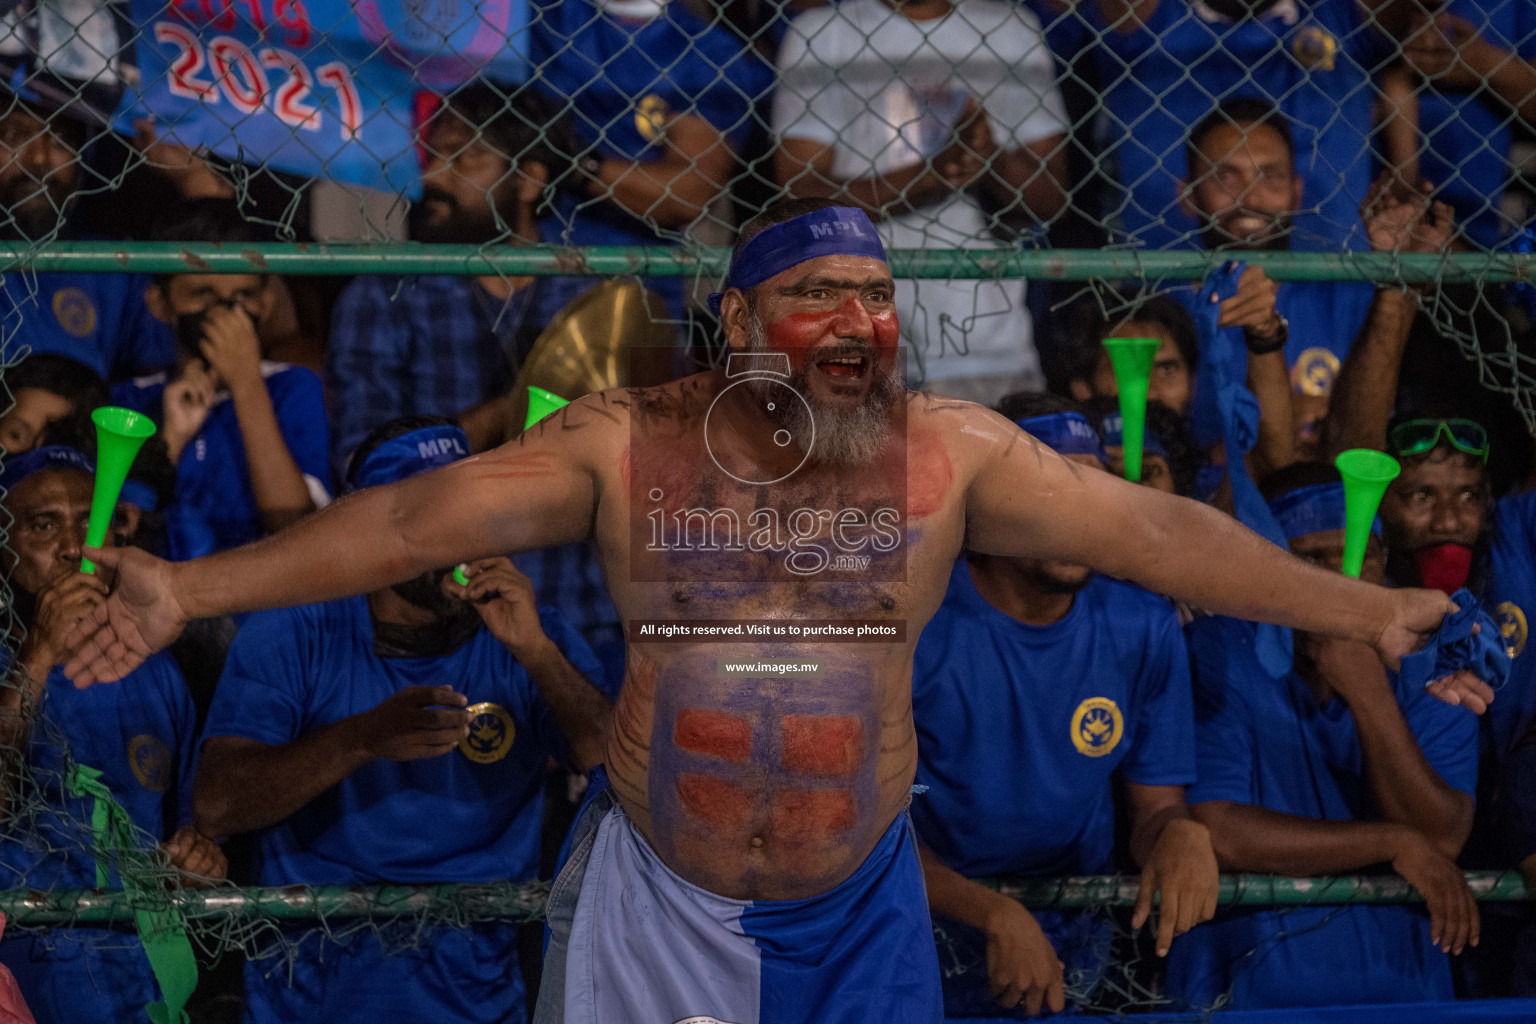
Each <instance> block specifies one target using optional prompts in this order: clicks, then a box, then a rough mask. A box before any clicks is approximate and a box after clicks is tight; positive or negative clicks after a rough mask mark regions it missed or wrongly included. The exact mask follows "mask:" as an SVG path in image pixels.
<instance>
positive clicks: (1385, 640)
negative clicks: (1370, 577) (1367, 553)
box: [1372, 588, 1456, 670]
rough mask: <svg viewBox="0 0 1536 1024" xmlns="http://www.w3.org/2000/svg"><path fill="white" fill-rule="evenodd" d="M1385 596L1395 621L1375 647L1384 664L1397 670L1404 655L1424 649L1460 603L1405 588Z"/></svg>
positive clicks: (1432, 592) (1435, 592)
mask: <svg viewBox="0 0 1536 1024" xmlns="http://www.w3.org/2000/svg"><path fill="white" fill-rule="evenodd" d="M1385 595H1386V597H1387V599H1388V600H1389V601H1390V602H1391V605H1392V612H1391V618H1390V619H1389V620H1388V621H1387V622H1386V623H1385V624H1384V625H1383V626H1382V627H1381V629H1380V631H1379V632H1378V633H1377V634H1376V641H1375V643H1374V644H1373V645H1372V646H1374V647H1375V648H1376V654H1377V656H1378V657H1380V658H1381V660H1382V662H1383V663H1385V664H1386V666H1387V667H1388V668H1390V669H1394V670H1395V669H1396V668H1397V667H1398V665H1399V664H1400V663H1401V661H1402V658H1403V655H1405V654H1412V653H1413V652H1414V651H1416V650H1418V649H1419V648H1420V647H1422V646H1424V641H1425V640H1426V639H1427V638H1428V637H1429V635H1430V634H1431V633H1433V632H1434V631H1435V630H1437V629H1439V628H1440V624H1441V623H1442V622H1444V621H1445V617H1446V616H1447V615H1449V614H1451V613H1452V612H1454V611H1455V610H1456V602H1455V601H1452V600H1451V599H1450V598H1449V597H1447V596H1446V595H1445V594H1443V593H1441V592H1440V591H1438V590H1421V589H1417V588H1404V589H1402V590H1388V591H1385Z"/></svg>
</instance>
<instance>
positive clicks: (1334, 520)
mask: <svg viewBox="0 0 1536 1024" xmlns="http://www.w3.org/2000/svg"><path fill="white" fill-rule="evenodd" d="M1269 509H1270V511H1271V512H1273V513H1274V514H1275V519H1276V520H1277V521H1278V522H1279V523H1280V529H1281V530H1282V531H1283V532H1284V533H1285V539H1286V540H1295V539H1296V538H1297V537H1305V536H1306V535H1307V534H1309V533H1322V532H1324V531H1325V530H1342V529H1344V485H1343V484H1341V483H1327V484H1313V485H1312V486H1311V487H1300V488H1297V489H1296V490H1294V491H1290V492H1288V493H1286V494H1282V495H1280V497H1278V498H1276V499H1275V500H1274V501H1272V502H1270V503H1269ZM1371 532H1372V533H1374V534H1375V535H1376V536H1378V537H1380V536H1381V518H1380V517H1379V516H1378V517H1377V518H1376V521H1375V522H1373V523H1371Z"/></svg>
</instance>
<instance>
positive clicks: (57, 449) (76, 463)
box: [0, 444, 96, 493]
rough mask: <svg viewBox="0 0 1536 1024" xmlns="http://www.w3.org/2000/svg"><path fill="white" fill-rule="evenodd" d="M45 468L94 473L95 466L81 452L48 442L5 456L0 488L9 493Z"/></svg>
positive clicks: (0, 474) (92, 474) (0, 473)
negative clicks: (42, 445) (13, 455)
mask: <svg viewBox="0 0 1536 1024" xmlns="http://www.w3.org/2000/svg"><path fill="white" fill-rule="evenodd" d="M45 469H76V470H79V471H80V472H82V473H88V474H90V475H91V476H95V475H96V467H95V466H93V465H91V460H90V459H88V458H86V457H85V456H84V455H83V454H81V453H80V452H78V451H76V450H75V449H73V448H69V447H66V446H64V445H62V444H50V445H47V446H45V447H42V448H34V449H32V450H31V451H29V452H23V453H21V454H20V455H17V456H15V457H7V458H6V460H5V466H4V468H3V469H0V489H3V490H4V491H5V492H6V493H10V492H11V491H14V490H15V489H16V486H17V485H18V484H20V483H21V482H22V481H23V480H25V479H26V478H27V477H29V476H31V475H32V474H33V473H41V472H43V470H45Z"/></svg>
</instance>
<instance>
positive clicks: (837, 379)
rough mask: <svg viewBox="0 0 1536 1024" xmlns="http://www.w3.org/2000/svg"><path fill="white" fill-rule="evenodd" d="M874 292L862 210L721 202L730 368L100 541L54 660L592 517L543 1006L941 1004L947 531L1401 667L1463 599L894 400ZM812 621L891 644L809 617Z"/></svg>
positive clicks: (960, 409)
mask: <svg viewBox="0 0 1536 1024" xmlns="http://www.w3.org/2000/svg"><path fill="white" fill-rule="evenodd" d="M893 293H894V282H893V281H892V279H891V272H890V267H889V265H888V263H887V261H886V258H885V250H884V248H883V247H882V246H881V244H880V239H879V235H878V234H877V232H876V231H875V230H874V226H873V225H872V224H871V223H870V221H869V219H868V218H867V217H866V216H865V215H864V214H863V213H862V212H861V211H858V210H853V209H849V208H845V207H838V206H835V205H832V204H831V203H828V202H826V201H824V200H822V201H816V200H812V201H799V202H786V203H781V204H777V205H775V206H773V207H771V208H770V209H769V210H768V211H767V212H765V213H764V214H762V215H760V216H759V217H756V218H754V219H753V220H752V221H750V222H749V223H748V224H747V225H746V226H745V227H744V228H743V230H742V232H741V237H740V238H739V239H738V241H737V243H736V250H735V251H734V252H733V256H732V261H731V270H730V276H729V278H728V280H727V283H726V287H725V289H724V292H723V294H722V295H721V296H720V297H719V300H718V301H719V303H720V309H721V312H722V322H723V324H724V330H725V334H726V339H727V341H728V342H729V345H730V348H731V353H732V358H731V361H730V363H729V364H728V365H727V367H725V368H721V369H715V370H711V371H708V372H705V373H700V374H696V375H693V376H690V377H685V378H682V379H680V380H677V381H674V382H671V383H669V384H666V385H663V386H660V387H656V388H641V389H630V390H610V391H603V392H599V393H597V394H594V395H590V396H588V397H586V398H583V399H581V400H580V401H577V402H574V403H572V404H571V405H570V406H567V407H566V408H565V409H562V410H561V411H560V412H559V413H557V414H556V415H555V416H553V417H551V418H549V419H547V420H545V421H544V422H543V423H542V424H540V425H539V426H538V427H536V428H535V429H533V430H532V431H529V432H527V433H525V434H523V435H522V436H521V437H520V438H519V439H518V440H517V441H515V442H511V443H509V444H507V445H505V446H503V447H501V448H499V449H497V450H495V451H493V452H489V453H487V454H484V455H480V456H474V457H471V458H469V459H464V460H461V461H459V462H456V463H454V464H453V465H451V466H447V467H444V468H443V469H440V470H437V471H434V472H432V473H427V474H423V475H422V476H419V477H414V478H412V479H410V480H406V481H402V482H400V483H397V484H391V485H389V486H384V487H377V488H369V489H368V490H366V491H362V492H360V493H358V494H355V495H351V496H348V497H347V498H345V499H343V500H342V501H340V502H337V503H336V504H335V505H334V506H332V507H331V508H329V509H327V510H325V511H323V512H322V513H320V514H319V515H317V516H314V517H312V518H309V519H306V520H304V521H302V522H300V523H297V524H295V525H294V526H293V527H291V528H289V529H288V530H285V531H283V533H281V534H279V535H277V536H274V537H271V538H268V539H266V540H263V541H259V542H257V543H256V544H253V545H251V546H249V547H247V548H243V549H239V550H236V551H232V552H225V553H220V554H218V555H214V556H211V557H209V558H206V559H200V560H196V561H191V562H183V563H178V564H174V565H173V564H171V563H167V562H162V561H160V560H158V559H156V558H154V557H153V556H151V555H149V554H147V553H143V552H136V551H121V552H115V553H107V552H104V553H102V554H101V555H100V557H101V558H102V559H103V560H104V561H105V563H106V564H108V565H109V566H110V567H112V568H114V569H116V570H117V571H118V573H119V582H118V585H117V588H116V590H115V591H114V592H113V594H112V596H111V597H110V598H109V599H108V601H107V602H106V603H105V605H104V606H103V607H102V608H101V609H98V610H95V611H93V612H92V613H91V615H90V616H89V618H88V620H87V621H85V622H84V623H82V625H81V626H80V627H79V628H78V629H77V630H76V631H75V632H74V634H73V635H72V638H71V648H72V649H73V650H74V652H75V653H74V656H73V658H72V660H71V662H70V665H69V669H70V672H71V676H72V678H73V679H74V680H75V681H76V684H77V685H80V686H89V685H91V684H93V683H96V682H102V681H109V680H112V679H116V678H119V677H120V676H121V675H122V674H123V673H126V672H127V671H129V670H130V669H131V668H132V667H133V666H134V665H135V664H137V663H138V662H139V661H141V660H142V659H143V658H144V657H146V656H147V655H148V653H149V652H150V651H151V650H154V649H157V648H159V647H163V646H164V645H165V644H166V643H168V642H170V640H171V639H172V638H173V637H175V635H176V633H177V632H178V631H179V630H180V629H181V627H182V625H183V624H184V623H185V622H186V621H187V620H188V619H189V618H190V617H193V616H205V615H210V614H215V613H218V612H233V611H237V610H249V609H256V608H271V607H277V606H282V605H292V604H299V603H305V602H316V601H330V600H335V599H337V598H340V597H344V596H348V595H351V594H357V593H364V592H368V591H373V590H378V589H380V588H382V587H387V586H390V585H392V584H394V583H398V582H400V581H401V580H405V579H409V578H411V577H413V576H417V575H419V574H421V573H423V572H426V571H429V570H432V569H436V568H440V567H442V566H451V565H454V564H456V563H459V562H463V561H467V560H472V559H478V558H483V557H487V556H491V555H496V554H503V553H506V552H509V551H523V550H527V549H529V548H532V547H539V546H544V545H549V544H564V543H569V542H571V541H576V540H580V539H582V538H584V537H587V536H589V535H590V536H595V537H596V540H597V544H598V549H599V552H600V554H601V556H602V559H603V562H604V568H605V575H606V577H607V579H608V582H609V587H610V588H611V590H612V591H613V597H614V601H615V604H616V605H617V606H618V608H619V609H620V611H621V613H622V614H623V617H624V619H625V621H626V630H627V633H628V641H629V650H628V658H627V666H626V671H627V677H626V679H625V683H624V687H623V689H622V691H621V693H620V695H619V700H618V703H617V705H616V706H615V708H614V719H613V724H612V727H611V728H610V730H609V734H608V739H607V775H608V777H609V778H610V779H611V781H612V785H611V788H609V789H607V790H606V791H604V792H602V793H600V794H599V795H597V796H596V797H595V798H594V799H593V801H592V802H591V803H590V804H589V806H588V808H587V810H586V812H585V813H584V814H583V815H582V817H581V819H580V820H579V821H578V824H577V829H576V832H575V835H574V837H573V839H572V843H571V851H572V853H571V856H570V859H569V861H568V863H567V865H566V867H565V869H564V870H563V872H562V873H561V875H560V877H559V879H558V880H557V881H556V884H555V888H554V892H553V895H552V898H551V901H550V905H549V910H548V916H549V925H550V929H551V938H550V943H549V949H548V956H547V960H546V965H545V974H544V981H543V988H542V990H541V993H540V1005H539V1011H538V1016H537V1018H536V1019H537V1020H538V1021H540V1022H541V1024H543V1022H553V1021H560V1020H571V1021H602V1022H603V1024H613V1022H625V1021H636V1022H646V1024H654V1022H655V1021H658V1020H666V1021H677V1020H682V1019H688V1018H692V1017H714V1018H716V1019H718V1020H726V1021H741V1020H756V1021H759V1022H761V1024H770V1022H773V1021H804V1020H811V1019H815V1020H818V1021H837V1020H880V1021H882V1022H883V1024H891V1022H901V1021H924V1022H932V1021H936V1020H938V1019H939V1017H940V1016H941V1013H942V1009H941V1006H940V999H939V977H938V974H939V972H938V965H937V962H936V954H935V952H934V947H933V940H932V936H931V934H930V932H929V920H928V913H927V907H926V904H925V898H924V892H923V884H922V875H921V872H920V870H919V865H918V859H917V852H916V847H915V844H914V842H913V840H912V836H911V830H910V827H909V826H908V824H907V816H906V814H905V808H906V806H907V800H908V791H909V788H910V785H911V783H912V779H913V773H914V770H915V767H916V761H917V743H916V736H915V734H914V731H913V725H912V711H911V673H912V653H913V647H914V645H915V644H916V641H917V638H918V635H919V633H921V631H922V627H923V624H924V623H925V622H927V620H928V618H929V616H931V615H932V614H933V611H934V609H935V608H937V607H938V604H939V602H940V600H941V599H942V598H943V595H944V588H945V583H946V581H947V580H948V578H949V574H950V570H951V568H952V567H953V565H954V563H955V559H956V558H957V557H958V556H959V554H960V550H961V547H962V545H963V546H964V547H966V548H968V549H970V550H973V551H977V552H980V553H983V554H993V555H1003V556H1013V557H1025V558H1030V557H1033V558H1054V559H1059V560H1062V561H1068V562H1073V563H1076V564H1081V565H1085V566H1088V567H1090V568H1093V569H1095V570H1097V571H1100V572H1103V573H1105V574H1107V575H1111V576H1117V577H1123V578H1128V579H1131V580H1133V581H1135V582H1137V583H1139V584H1141V585H1142V586H1144V587H1146V588H1148V589H1151V590H1155V591H1159V592H1162V593H1167V594H1171V595H1173V596H1174V597H1177V598H1180V599H1183V600H1185V601H1188V602H1190V603H1191V604H1194V605H1198V606H1200V607H1202V608H1207V609H1210V610H1212V611H1215V612H1219V613H1222V614H1229V615H1236V616H1241V617H1246V618H1256V619H1265V620H1269V621H1273V622H1277V623H1280V624H1282V625H1286V626H1291V627H1294V628H1298V629H1304V630H1310V631H1314V632H1319V633H1321V632H1328V633H1331V634H1334V635H1340V636H1343V637H1347V638H1349V639H1354V640H1359V641H1362V642H1365V643H1367V644H1370V645H1371V646H1373V647H1374V648H1375V649H1376V650H1377V652H1378V653H1379V654H1380V656H1381V657H1382V658H1383V659H1384V660H1387V661H1389V662H1395V661H1396V660H1397V659H1398V658H1399V657H1401V656H1402V655H1404V654H1406V653H1408V652H1409V651H1410V650H1412V649H1413V648H1414V647H1415V646H1416V645H1418V644H1419V643H1420V642H1421V640H1422V639H1423V638H1424V636H1425V635H1426V634H1428V633H1429V632H1430V631H1431V630H1434V629H1436V628H1437V627H1438V626H1439V624H1440V622H1441V621H1442V619H1443V617H1444V616H1445V614H1446V613H1447V612H1448V611H1450V610H1451V609H1452V607H1453V605H1452V603H1451V601H1450V600H1449V599H1448V598H1446V596H1445V595H1444V594H1437V593H1426V592H1424V591H1419V590H1395V591H1393V590H1385V589H1382V588H1379V587H1373V586H1370V585H1367V584H1364V583H1360V582H1358V581H1355V580H1350V579H1347V578H1345V577H1343V576H1339V575H1337V574H1335V573H1328V572H1323V571H1321V570H1319V569H1316V568H1313V567H1311V566H1308V565H1306V564H1305V563H1304V562H1301V561H1300V560H1298V559H1294V558H1292V557H1291V556H1290V555H1288V554H1287V553H1285V552H1283V551H1281V550H1279V549H1278V548H1276V547H1275V546H1274V545H1272V544H1269V543H1266V542H1265V541H1263V540H1262V539H1260V538H1259V537H1257V536H1255V535H1253V534H1251V533H1250V532H1248V531H1247V530H1245V529H1244V528H1243V527H1241V526H1240V525H1238V524H1237V523H1236V522H1235V521H1233V520H1232V519H1230V518H1228V517H1226V516H1224V515H1222V514H1221V513H1220V512H1217V511H1215V510H1214V509H1210V508H1206V507H1204V506H1200V505H1197V504H1195V503H1193V502H1189V501H1185V500H1182V499H1179V498H1174V497H1170V496H1168V495H1165V494H1162V493H1160V492H1158V491H1154V490H1152V489H1151V488H1145V487H1137V486H1134V485H1131V484H1128V483H1125V482H1124V481H1119V480H1115V479H1113V478H1112V477H1110V475H1109V474H1107V473H1095V472H1086V471H1083V470H1082V469H1081V468H1080V467H1077V466H1075V465H1073V464H1072V463H1070V462H1067V461H1066V460H1064V459H1062V458H1060V457H1058V456H1057V455H1056V454H1055V453H1054V452H1052V451H1051V450H1050V449H1048V448H1046V447H1044V446H1042V445H1040V444H1038V443H1037V442H1036V441H1034V440H1033V439H1032V438H1030V437H1029V436H1028V435H1027V434H1025V433H1024V432H1023V431H1022V430H1020V429H1019V428H1018V427H1016V426H1015V425H1014V424H1012V423H1010V422H1009V421H1007V420H1006V419H1004V418H1002V417H1001V416H999V415H997V414H996V413H993V412H991V411H989V410H987V409H984V408H981V407H979V406H976V405H973V404H970V403H967V402H958V401H948V400H941V399H936V398H932V397H930V396H923V395H915V394H908V393H906V392H905V391H904V390H903V387H902V383H901V378H900V373H899V353H898V351H897V337H898V330H899V328H898V324H897V320H896V313H895V307H894V304H893ZM742 356H746V357H748V358H747V359H745V360H742V359H740V357H742ZM739 362H746V363H748V364H749V365H748V366H746V367H738V365H737V364H738V363H739ZM752 364H755V365H752ZM845 556H846V558H845ZM91 557H93V558H95V557H98V556H97V555H96V554H95V553H93V554H92V555H91ZM833 619H836V620H855V622H856V623H857V624H858V625H862V626H864V627H866V628H870V627H874V628H878V629H881V630H888V631H889V634H888V635H889V639H888V640H883V641H880V642H877V643H838V642H834V641H833V639H832V638H830V637H828V638H825V639H822V638H820V637H821V636H822V634H820V633H818V639H816V640H815V641H807V640H805V639H804V638H805V635H806V631H807V630H809V629H815V630H818V631H819V630H821V629H823V628H824V627H825V626H826V625H827V624H828V620H833ZM701 620H704V622H703V623H702V625H701ZM748 625H751V626H753V627H756V628H757V629H767V632H766V633H757V632H756V631H755V629H754V630H748V629H747V626H748ZM717 627H721V628H725V629H729V630H739V632H737V633H734V634H725V635H724V637H725V638H724V639H722V635H721V634H718V633H714V632H713V630H714V629H715V628H717ZM681 629H686V630H687V631H688V633H687V634H683V635H680V634H679V630H681ZM785 659H792V660H791V661H789V662H788V664H790V665H792V667H793V668H794V671H795V674H793V675H791V674H788V673H787V671H784V666H785V664H786V662H785ZM637 978H643V979H644V981H645V984H643V985H640V984H635V981H636V979H637Z"/></svg>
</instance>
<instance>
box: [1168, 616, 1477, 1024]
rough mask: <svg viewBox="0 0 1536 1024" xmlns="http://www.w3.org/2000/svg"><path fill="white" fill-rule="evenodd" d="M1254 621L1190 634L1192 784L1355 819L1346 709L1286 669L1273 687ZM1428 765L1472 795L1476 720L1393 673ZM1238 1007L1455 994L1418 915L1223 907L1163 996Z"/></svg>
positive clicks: (1359, 806)
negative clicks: (1225, 999)
mask: <svg viewBox="0 0 1536 1024" xmlns="http://www.w3.org/2000/svg"><path fill="white" fill-rule="evenodd" d="M1254 633H1255V626H1254V625H1253V624H1252V623H1248V622H1241V621H1238V620H1236V619H1227V618H1209V619H1201V620H1199V621H1197V622H1195V623H1194V624H1193V625H1192V626H1191V627H1190V628H1189V631H1188V638H1189V651H1190V658H1191V660H1192V662H1193V664H1194V674H1195V727H1196V729H1195V747H1196V750H1197V753H1198V757H1199V765H1200V779H1199V781H1198V782H1196V783H1195V785H1194V786H1192V787H1191V788H1190V790H1189V802H1190V803H1191V804H1197V803H1203V802H1206V801H1211V800H1221V801H1231V802H1233V803H1244V804H1251V805H1253V806H1256V807H1264V808H1267V809H1269V810H1272V811H1278V812H1280V813H1282V814H1294V815H1298V816H1301V817H1307V818H1319V819H1324V820H1329V821H1351V820H1358V819H1361V818H1364V817H1365V816H1366V815H1367V813H1368V805H1369V803H1370V794H1369V783H1368V782H1367V780H1366V778H1365V766H1364V763H1363V754H1362V752H1361V746H1360V739H1359V736H1358V734H1357V733H1356V731H1355V722H1354V717H1353V715H1352V714H1351V712H1350V708H1349V705H1348V703H1347V702H1345V701H1344V700H1343V699H1342V698H1340V697H1334V698H1333V699H1332V700H1331V701H1330V702H1329V703H1328V704H1326V705H1322V706H1320V705H1319V704H1318V703H1317V699H1316V698H1315V697H1314V696H1313V694H1312V690H1311V688H1310V687H1309V686H1308V685H1307V683H1306V681H1305V680H1303V679H1302V678H1301V676H1299V675H1297V674H1296V673H1294V672H1292V673H1290V674H1288V675H1287V676H1286V677H1285V678H1283V679H1274V678H1272V677H1271V676H1270V675H1269V674H1268V673H1267V672H1265V671H1264V669H1263V668H1261V667H1260V665H1259V662H1258V659H1257V657H1256V655H1255V653H1254ZM1391 680H1392V685H1393V687H1394V690H1395V693H1396V696H1397V701H1398V705H1399V706H1400V707H1401V708H1402V712H1403V718H1404V719H1405V720H1406V722H1407V724H1408V728H1409V730H1410V731H1411V732H1412V733H1413V737H1414V739H1415V740H1416V741H1417V742H1418V744H1419V749H1420V750H1422V751H1423V752H1424V758H1425V760H1426V761H1428V762H1429V766H1430V767H1431V768H1433V769H1434V770H1435V772H1437V773H1438V774H1439V776H1440V778H1441V779H1443V780H1444V781H1445V783H1446V785H1448V786H1450V787H1452V788H1453V789H1456V790H1459V791H1461V792H1463V793H1466V794H1467V795H1468V796H1473V795H1474V792H1475V790H1476V788H1477V756H1478V754H1477V728H1478V726H1477V716H1476V715H1474V714H1473V713H1472V712H1470V711H1468V710H1467V709H1465V708H1460V707H1452V706H1450V705H1449V704H1445V703H1443V702H1442V701H1439V700H1437V699H1435V698H1434V697H1432V696H1430V695H1429V694H1428V693H1426V692H1425V691H1424V690H1422V689H1413V690H1412V691H1410V690H1409V688H1407V687H1404V686H1403V685H1401V683H1400V681H1399V680H1398V678H1397V677H1396V675H1395V674H1394V675H1393V676H1392V677H1391ZM1229 991H1230V993H1231V996H1232V1003H1231V1005H1232V1007H1233V1008H1234V1009H1245V1010H1246V1009H1269V1008H1277V1007H1291V1006H1323V1005H1328V1004H1354V1003H1397V1002H1418V1001H1426V1000H1437V999H1451V998H1453V997H1454V995H1453V992H1452V989H1451V972H1450V958H1449V957H1448V956H1446V954H1444V953H1442V952H1440V949H1439V948H1438V947H1437V946H1435V945H1433V944H1432V943H1431V942H1430V941H1429V915H1428V914H1427V913H1426V912H1425V911H1424V910H1423V909H1422V908H1421V907H1412V906H1380V907H1374V906H1373V907H1363V906H1361V907H1338V906H1331V907H1322V906H1319V907H1295V908H1291V909H1287V910H1281V911H1272V910H1265V911H1256V912H1255V911H1239V912H1226V913H1222V914H1220V915H1218V916H1217V918H1216V920H1214V921H1212V922H1211V923H1209V924H1205V925H1201V926H1200V927H1199V928H1196V929H1194V930H1193V931H1191V932H1188V933H1187V934H1185V935H1183V936H1182V937H1180V938H1178V939H1176V940H1175V941H1174V944H1173V948H1172V950H1171V951H1170V952H1169V956H1168V992H1169V995H1171V996H1173V997H1174V998H1175V999H1176V1000H1179V1001H1181V1002H1183V1003H1186V1004H1187V1005H1190V1006H1193V1007H1210V1006H1211V1005H1212V1004H1213V1002H1214V1001H1215V999H1216V998H1217V997H1218V996H1220V995H1222V994H1224V993H1227V992H1229Z"/></svg>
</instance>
